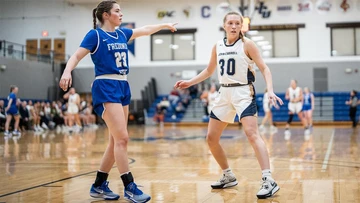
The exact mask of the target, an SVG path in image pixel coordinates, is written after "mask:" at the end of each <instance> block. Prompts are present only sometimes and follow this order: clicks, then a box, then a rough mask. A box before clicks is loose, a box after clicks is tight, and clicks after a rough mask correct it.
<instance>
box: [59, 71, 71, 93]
mask: <svg viewBox="0 0 360 203" xmlns="http://www.w3.org/2000/svg"><path fill="white" fill-rule="evenodd" d="M71 85H72V77H71V72H67V71H66V72H65V71H64V73H63V74H62V76H61V79H60V82H59V86H60V88H61V89H62V90H64V91H66V90H67V89H68V88H69V87H71Z"/></svg>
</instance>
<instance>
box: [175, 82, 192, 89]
mask: <svg viewBox="0 0 360 203" xmlns="http://www.w3.org/2000/svg"><path fill="white" fill-rule="evenodd" d="M190 86H191V84H190V82H189V81H188V80H179V81H177V82H176V83H175V85H174V87H175V88H176V89H185V88H188V87H190Z"/></svg>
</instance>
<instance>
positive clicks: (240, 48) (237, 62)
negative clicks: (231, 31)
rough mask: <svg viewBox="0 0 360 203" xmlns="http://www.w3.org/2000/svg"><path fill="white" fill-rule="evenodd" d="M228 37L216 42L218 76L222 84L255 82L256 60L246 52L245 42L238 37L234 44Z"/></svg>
mask: <svg viewBox="0 0 360 203" xmlns="http://www.w3.org/2000/svg"><path fill="white" fill-rule="evenodd" d="M225 42H226V39H223V40H220V41H218V42H217V44H216V56H217V64H218V78H219V83H220V84H231V83H240V84H248V83H250V82H255V71H254V68H253V65H254V62H253V61H252V60H251V59H249V57H248V56H247V55H246V54H245V52H244V43H243V41H242V40H241V39H238V40H237V41H236V42H235V43H234V44H232V45H226V44H225Z"/></svg>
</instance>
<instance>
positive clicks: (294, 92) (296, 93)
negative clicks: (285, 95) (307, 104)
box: [289, 87, 301, 101]
mask: <svg viewBox="0 0 360 203" xmlns="http://www.w3.org/2000/svg"><path fill="white" fill-rule="evenodd" d="M300 91H301V88H300V87H296V88H295V89H293V88H292V87H289V97H290V101H291V100H293V99H295V98H298V97H299V96H300Z"/></svg>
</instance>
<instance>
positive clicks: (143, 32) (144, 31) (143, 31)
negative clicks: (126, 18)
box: [130, 23, 177, 40]
mask: <svg viewBox="0 0 360 203" xmlns="http://www.w3.org/2000/svg"><path fill="white" fill-rule="evenodd" d="M175 25H177V23H163V24H156V25H145V26H143V27H139V28H135V29H133V34H132V36H131V38H130V40H133V39H135V38H138V37H141V36H147V35H151V34H154V33H156V32H158V31H160V30H163V29H168V30H170V31H171V32H175V31H176V30H177V29H176V27H175Z"/></svg>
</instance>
